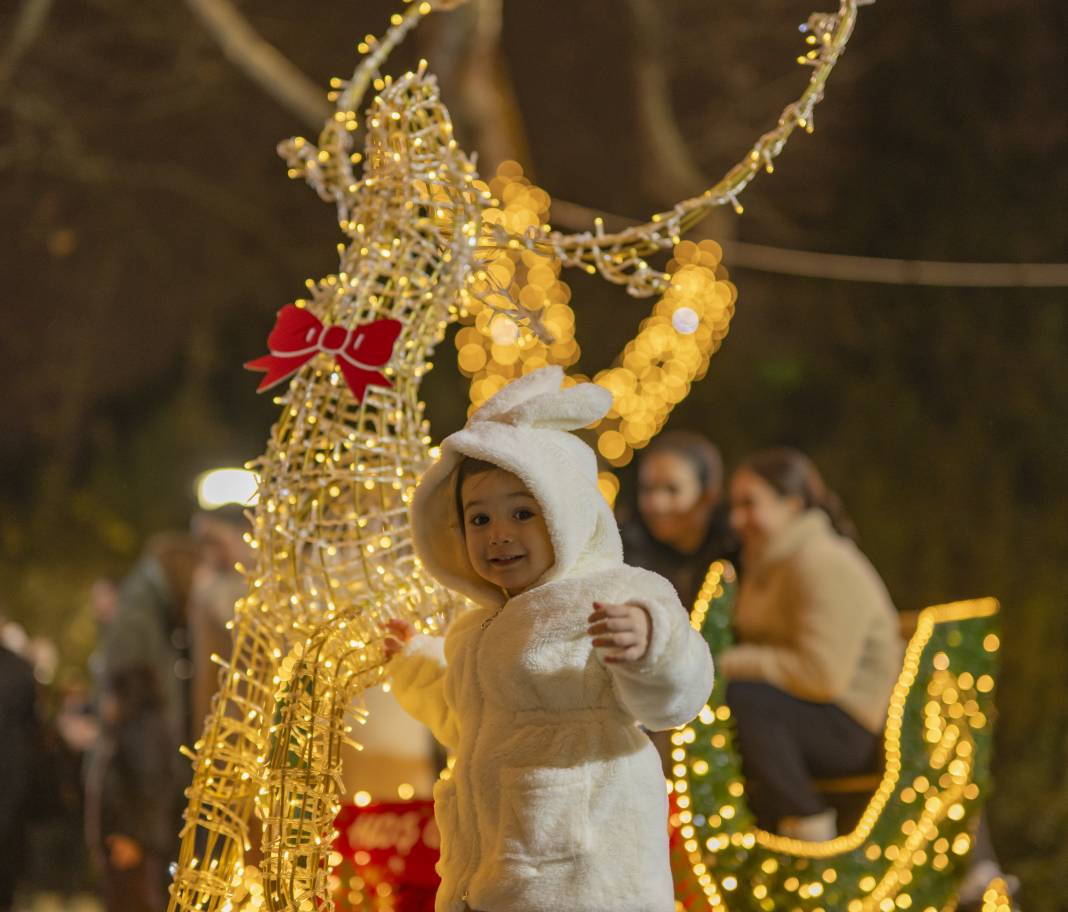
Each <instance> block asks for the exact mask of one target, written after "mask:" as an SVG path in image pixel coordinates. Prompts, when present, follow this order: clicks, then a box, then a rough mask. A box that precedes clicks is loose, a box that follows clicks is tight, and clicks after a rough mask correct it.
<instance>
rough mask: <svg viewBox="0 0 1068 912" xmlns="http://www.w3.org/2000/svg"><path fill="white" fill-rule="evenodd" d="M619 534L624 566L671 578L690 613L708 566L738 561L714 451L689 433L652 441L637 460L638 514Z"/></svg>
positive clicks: (708, 443) (720, 469) (671, 433)
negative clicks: (723, 561) (716, 562)
mask: <svg viewBox="0 0 1068 912" xmlns="http://www.w3.org/2000/svg"><path fill="white" fill-rule="evenodd" d="M620 531H621V534H622V536H623V557H624V559H625V560H626V562H627V563H628V564H633V565H634V566H637V567H642V568H644V569H646V570H652V571H653V572H654V573H659V574H660V575H661V576H664V577H666V578H667V579H669V580H670V581H671V584H672V585H673V586H674V587H675V590H676V591H677V592H678V594H679V599H680V600H681V601H682V604H683V606H684V607H685V608H686V609H687V610H689V609H690V608H692V607H693V602H694V599H695V598H696V597H697V593H698V591H699V590H700V588H701V583H702V582H703V581H704V578H705V574H706V573H707V572H708V566H709V564H711V563H712V562H713V561H716V560H722V559H726V560H729V561H731V563H734V564H735V565H737V561H738V554H739V546H738V542H737V540H736V539H735V537H734V534H733V533H732V532H731V528H730V523H729V518H728V510H727V507H726V504H725V503H724V502H723V459H722V457H721V456H720V453H719V450H718V449H717V448H716V446H715V445H714V444H713V443H712V442H711V441H710V440H709V439H708V438H707V437H705V436H703V435H702V434H697V433H694V432H692V431H668V432H667V433H665V434H661V435H660V436H659V437H657V438H655V439H654V440H653V442H652V443H651V444H650V445H649V446H648V447H647V448H646V449H645V450H644V451H643V452H642V454H641V456H640V457H639V460H638V495H637V511H636V514H635V515H634V516H633V517H632V518H630V519H629V520H627V521H625V522H624V523H623V526H622V529H621V530H620Z"/></svg>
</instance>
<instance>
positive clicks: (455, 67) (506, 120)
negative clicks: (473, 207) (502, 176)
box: [424, 0, 532, 176]
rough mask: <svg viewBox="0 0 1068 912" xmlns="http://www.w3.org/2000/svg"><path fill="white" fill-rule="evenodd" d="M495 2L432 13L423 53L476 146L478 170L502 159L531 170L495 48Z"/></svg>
mask: <svg viewBox="0 0 1068 912" xmlns="http://www.w3.org/2000/svg"><path fill="white" fill-rule="evenodd" d="M501 5H502V4H501V0H476V2H473V3H469V4H467V5H466V6H464V7H461V8H459V9H457V10H456V11H455V12H453V13H452V14H451V15H449V16H442V17H434V18H433V19H432V20H431V21H430V22H429V23H428V25H430V26H431V28H430V29H428V30H427V31H426V32H424V35H429V36H430V37H429V40H428V41H427V42H425V44H424V47H425V48H426V51H425V53H424V56H426V57H427V58H428V59H431V60H433V61H434V73H435V75H436V76H437V77H438V81H439V82H440V84H441V87H442V94H443V97H444V98H445V100H446V102H447V103H448V104H449V108H450V112H451V113H452V115H453V118H454V120H456V121H457V124H458V126H460V127H461V128H462V129H466V131H467V132H468V133H469V134H470V139H471V145H472V146H473V147H474V148H475V149H477V150H478V154H479V163H480V166H481V167H480V170H481V171H482V173H483V174H485V175H487V176H488V175H492V174H493V173H494V172H495V171H496V169H497V166H498V165H499V164H500V163H501V162H502V161H505V160H507V159H513V160H515V161H518V162H519V163H520V164H521V165H522V166H523V169H524V171H526V172H527V173H528V174H530V173H531V170H532V167H531V161H530V151H529V145H528V143H527V138H526V131H525V129H524V126H523V117H522V114H521V113H520V110H519V103H518V101H517V100H516V97H515V90H514V88H513V86H512V80H511V77H510V75H509V73H508V67H507V64H506V62H505V60H504V55H503V54H502V52H501V25H502V9H501Z"/></svg>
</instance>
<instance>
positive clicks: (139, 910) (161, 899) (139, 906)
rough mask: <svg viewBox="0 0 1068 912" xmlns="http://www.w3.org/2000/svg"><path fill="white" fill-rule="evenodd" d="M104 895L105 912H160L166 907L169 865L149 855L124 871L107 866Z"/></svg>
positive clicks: (103, 887) (104, 872) (104, 877)
mask: <svg viewBox="0 0 1068 912" xmlns="http://www.w3.org/2000/svg"><path fill="white" fill-rule="evenodd" d="M102 873H103V877H102V883H101V887H102V890H101V892H102V893H103V899H104V909H105V910H106V912H160V910H161V909H165V908H166V906H167V889H166V882H167V871H166V865H165V863H164V862H163V860H162V859H161V858H159V857H158V856H156V855H152V854H146V855H145V857H144V858H143V859H141V863H140V864H138V865H136V866H135V867H132V868H130V869H128V870H125V871H120V870H118V869H117V868H115V867H113V866H112V865H111V864H107V865H106V866H105V868H104V870H103V872H102Z"/></svg>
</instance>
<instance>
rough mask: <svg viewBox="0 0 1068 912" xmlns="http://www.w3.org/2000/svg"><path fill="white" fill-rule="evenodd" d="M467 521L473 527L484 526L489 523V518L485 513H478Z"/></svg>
mask: <svg viewBox="0 0 1068 912" xmlns="http://www.w3.org/2000/svg"><path fill="white" fill-rule="evenodd" d="M467 521H468V523H469V524H470V525H472V526H484V525H486V523H488V522H489V517H488V516H487V515H486V514H485V513H476V514H475V515H474V516H472V517H470V518H469V519H468V520H467Z"/></svg>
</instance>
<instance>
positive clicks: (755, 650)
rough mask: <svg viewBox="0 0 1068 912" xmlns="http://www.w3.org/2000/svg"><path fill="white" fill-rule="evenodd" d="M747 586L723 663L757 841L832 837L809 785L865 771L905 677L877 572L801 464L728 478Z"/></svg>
mask: <svg viewBox="0 0 1068 912" xmlns="http://www.w3.org/2000/svg"><path fill="white" fill-rule="evenodd" d="M730 498H731V524H732V526H733V527H734V529H735V531H736V532H737V533H738V535H739V537H740V538H741V540H742V547H743V552H742V553H743V558H744V563H745V574H744V575H743V577H742V581H741V585H740V588H739V592H738V597H737V602H736V606H735V616H734V627H735V632H736V633H737V636H738V640H739V643H738V645H736V646H734V647H732V648H730V649H728V650H726V651H725V652H724V653H723V655H722V656H721V657H720V660H719V663H718V664H719V669H720V673H721V674H722V675H724V676H725V677H726V678H727V679H728V680H729V682H730V683H729V684H728V687H727V702H728V705H729V706H730V708H731V710H732V715H733V716H734V719H735V723H736V726H737V732H738V742H739V749H740V751H741V754H742V764H743V771H744V772H745V775H746V778H747V780H748V782H749V790H750V797H751V803H752V806H753V810H754V812H755V813H756V815H757V820H758V822H759V823H760V825H761V826H763V827H764V828H766V829H775V830H778V831H779V832H781V833H783V834H784V835H790V836H794V837H796V838H799V839H811V840H822V839H831V838H833V837H834V836H835V835H836V829H835V815H834V811H833V810H832V809H830V808H829V807H828V805H827V803H826V801H825V799H824V798H823V797H822V796H821V795H820V793H819V791H818V790H817V789H816V787H815V785H814V782H813V779H814V778H820V777H834V776H848V775H853V774H857V773H862V772H869V771H872V770H873V769H874V768H875V767H876V766H877V764H878V751H879V749H880V743H881V735H882V731H883V728H884V724H885V720H886V710H887V706H888V704H889V700H890V693H891V691H892V690H893V687H894V683H895V682H896V680H897V677H898V674H899V673H900V671H901V661H902V654H903V646H902V643H901V639H900V636H899V633H898V621H897V615H896V612H895V610H894V606H893V604H892V603H891V601H890V596H889V594H888V593H887V591H886V587H885V586H884V585H883V582H882V580H881V579H880V578H879V574H878V573H877V572H876V571H875V568H874V567H872V565H871V563H870V561H869V560H868V559H867V558H866V557H865V556H864V555H863V554H862V553H861V551H860V550H859V549H858V548H857V546H856V545H855V544H854V542H853V540H852V537H851V532H852V528H851V526H850V525H849V524H848V520H847V519H846V518H845V516H844V514H843V513H842V511H841V509H840V506H839V505H838V502H837V498H835V497H834V495H833V494H832V493H831V492H830V491H829V490H828V489H827V488H826V486H825V485H824V483H823V481H822V479H821V478H820V476H819V473H818V472H817V470H816V468H815V467H814V466H813V465H812V463H811V462H810V461H809V459H808V458H807V457H806V456H804V455H803V454H802V453H800V452H798V451H796V450H791V449H776V450H768V451H765V452H763V453H759V454H757V455H756V456H754V457H752V458H751V459H749V460H748V461H747V462H746V463H745V464H744V465H742V466H741V467H740V468H739V469H738V470H737V471H736V472H735V473H734V476H733V477H732V479H731V486H730Z"/></svg>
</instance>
